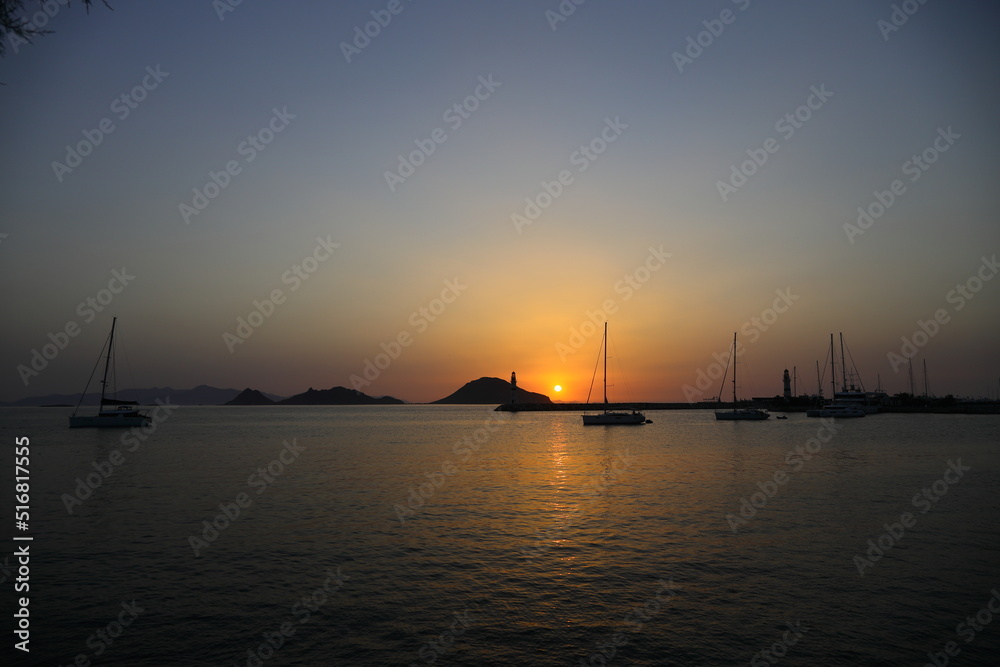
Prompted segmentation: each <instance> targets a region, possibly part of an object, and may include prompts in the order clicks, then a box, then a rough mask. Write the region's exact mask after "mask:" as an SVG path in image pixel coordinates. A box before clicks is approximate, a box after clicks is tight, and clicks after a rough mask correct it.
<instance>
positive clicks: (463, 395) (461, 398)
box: [431, 377, 552, 404]
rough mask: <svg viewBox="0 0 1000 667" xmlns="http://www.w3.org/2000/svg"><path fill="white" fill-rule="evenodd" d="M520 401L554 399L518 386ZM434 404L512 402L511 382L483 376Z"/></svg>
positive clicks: (547, 400) (532, 401) (518, 398)
mask: <svg viewBox="0 0 1000 667" xmlns="http://www.w3.org/2000/svg"><path fill="white" fill-rule="evenodd" d="M517 402H518V403H551V402H552V399H550V398H549V397H548V396H546V395H544V394H536V393H535V392H533V391H525V390H524V389H521V388H520V387H518V388H517ZM431 403H432V404H446V403H450V404H456V403H457V404H480V403H482V404H488V403H493V404H496V403H510V382H508V381H507V380H501V379H500V378H488V377H481V378H479V379H478V380H473V381H472V382H466V383H465V385H464V386H462V388H461V389H459V390H458V391H456V392H455V393H453V394H451V395H449V396H445V397H444V398H441V399H438V400H436V401H431Z"/></svg>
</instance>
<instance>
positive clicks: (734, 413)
mask: <svg viewBox="0 0 1000 667" xmlns="http://www.w3.org/2000/svg"><path fill="white" fill-rule="evenodd" d="M722 382H723V384H725V382H726V376H725V375H723V376H722ZM719 402H720V403H721V402H722V387H719ZM770 416H771V415H770V413H768V412H765V411H764V410H760V409H758V408H737V407H736V332H735V331H734V332H733V409H732V410H726V411H719V410H716V411H715V418H716V419H717V420H719V421H733V420H741V421H760V420H762V419H767V418H768V417H770Z"/></svg>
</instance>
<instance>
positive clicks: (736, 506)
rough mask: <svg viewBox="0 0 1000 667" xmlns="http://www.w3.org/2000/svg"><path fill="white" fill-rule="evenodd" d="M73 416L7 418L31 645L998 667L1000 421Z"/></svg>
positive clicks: (304, 412) (77, 651) (573, 661)
mask: <svg viewBox="0 0 1000 667" xmlns="http://www.w3.org/2000/svg"><path fill="white" fill-rule="evenodd" d="M67 414H68V411H67V410H62V409H41V408H34V409H27V410H24V409H2V410H0V424H2V427H0V430H2V432H3V438H4V442H5V443H6V445H5V447H4V452H5V454H4V457H3V460H4V466H5V470H6V471H7V472H5V473H4V479H6V480H8V482H7V483H8V485H11V484H12V477H13V465H14V457H13V454H14V440H15V437H16V436H28V437H29V438H30V452H31V455H30V458H31V460H30V476H31V482H30V485H31V487H30V493H31V498H30V505H31V509H30V525H29V530H28V531H27V532H20V531H18V530H16V529H15V526H14V525H13V524H14V522H13V521H12V520H11V517H12V516H13V507H12V504H13V502H12V496H13V492H12V491H13V489H12V488H8V489H7V490H5V491H4V492H3V494H2V498H3V500H2V504H0V509H2V511H3V516H5V517H8V522H9V523H8V526H9V528H8V529H7V530H6V531H5V532H6V534H7V535H6V538H7V539H8V540H9V539H10V537H12V536H14V535H31V536H33V537H34V540H33V541H32V542H30V555H31V560H30V568H31V570H30V592H29V593H28V595H29V596H30V603H29V611H30V631H31V635H30V644H29V646H30V649H31V652H30V654H23V653H21V652H19V651H15V650H13V648H12V645H13V643H14V642H16V641H17V638H16V636H14V635H13V634H12V630H13V629H14V622H15V619H13V618H12V615H13V614H14V613H15V612H16V610H17V606H16V605H15V601H14V596H12V595H11V594H10V587H11V586H12V584H13V583H14V581H13V580H14V579H15V578H16V577H17V571H16V570H17V568H16V563H14V562H13V560H14V559H13V557H12V556H11V554H12V552H13V551H14V549H15V548H17V547H18V546H20V545H22V544H24V543H18V542H13V541H9V542H8V543H9V544H10V545H11V546H10V547H9V548H8V549H5V550H4V556H6V558H7V560H5V561H4V562H3V565H4V566H5V569H4V571H3V573H2V578H3V579H4V580H5V581H4V584H3V585H4V589H5V591H7V592H5V593H4V596H3V599H4V600H6V601H7V602H5V605H4V611H3V617H4V618H5V619H6V620H5V621H4V624H5V626H6V627H5V628H4V631H3V636H4V637H6V640H5V641H7V642H8V646H5V647H4V654H5V655H9V656H13V657H14V658H15V659H16V661H17V664H38V665H70V664H81V665H83V664H88V663H89V664H93V665H251V666H252V665H430V664H435V665H574V666H575V665H739V664H743V665H772V664H781V665H903V664H907V665H918V666H919V665H923V664H925V663H930V664H934V662H932V657H933V659H934V660H936V661H937V664H939V665H940V664H945V663H947V664H952V665H995V664H1000V593H998V592H997V591H1000V523H998V517H1000V448H998V443H1000V417H996V416H950V415H877V416H871V417H867V418H865V419H859V420H845V421H840V422H836V423H835V424H834V423H832V422H829V423H827V422H821V421H819V420H816V419H808V418H805V417H804V416H801V415H790V417H789V419H788V420H787V421H777V420H774V419H771V420H769V421H768V422H764V423H739V422H716V421H714V418H713V415H712V413H711V412H710V411H671V412H650V413H648V414H647V416H648V417H650V418H651V419H653V421H654V423H653V424H647V425H644V426H636V427H627V426H617V427H587V428H584V427H583V426H582V425H581V420H580V416H579V414H577V413H568V412H567V413H523V414H506V413H494V412H492V411H490V410H489V409H488V408H487V407H486V406H482V407H480V406H451V407H446V406H389V407H323V408H305V407H298V408H222V407H204V408H202V407H183V408H177V409H176V410H174V411H173V412H172V414H169V415H165V414H163V413H162V412H161V415H160V416H161V417H165V419H164V420H163V421H162V422H160V423H159V424H157V428H156V430H155V431H154V432H153V433H150V434H148V435H146V436H143V437H132V436H126V435H125V434H123V433H122V432H120V431H112V430H98V429H77V430H70V429H68V428H67V427H66V426H67V424H66V415H67ZM123 436H124V440H123ZM116 452H117V453H116ZM88 478H89V480H88ZM88 482H89V484H88ZM92 486H96V488H91V487H92ZM925 490H926V492H925ZM237 511H238V515H237ZM227 515H228V516H227ZM993 596H996V597H993ZM991 598H992V599H993V601H992V603H991ZM990 604H992V607H993V610H996V611H991V610H990ZM950 642H951V643H950ZM948 650H950V651H951V655H949V654H948V653H947V651H948ZM765 651H766V653H764V652H765ZM929 654H931V655H929ZM81 656H82V657H81ZM74 661H77V662H76V663H74ZM85 661H86V662H85ZM6 662H8V664H9V663H10V662H11V661H6Z"/></svg>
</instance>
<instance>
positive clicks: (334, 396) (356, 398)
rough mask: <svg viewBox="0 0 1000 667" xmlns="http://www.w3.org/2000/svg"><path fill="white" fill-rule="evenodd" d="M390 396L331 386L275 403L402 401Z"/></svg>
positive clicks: (324, 403) (350, 403) (318, 403)
mask: <svg viewBox="0 0 1000 667" xmlns="http://www.w3.org/2000/svg"><path fill="white" fill-rule="evenodd" d="M404 402H405V401H401V400H399V399H398V398H393V397H392V396H379V397H378V398H376V397H374V396H369V395H368V394H365V393H362V392H360V391H357V390H355V389H348V388H347V387H332V388H330V389H313V388H312V387H309V389H308V390H307V391H305V392H303V393H301V394H296V395H295V396H292V397H290V398H286V399H285V400H283V401H278V402H277V403H276V404H275V405H399V404H402V403H404Z"/></svg>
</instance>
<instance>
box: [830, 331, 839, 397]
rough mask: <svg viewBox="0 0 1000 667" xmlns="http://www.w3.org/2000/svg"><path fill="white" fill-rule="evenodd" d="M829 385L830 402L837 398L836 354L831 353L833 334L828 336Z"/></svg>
mask: <svg viewBox="0 0 1000 667" xmlns="http://www.w3.org/2000/svg"><path fill="white" fill-rule="evenodd" d="M830 375H831V376H832V377H831V378H830V385H831V386H832V387H833V395H832V396H831V397H830V400H836V398H837V354H836V353H835V352H834V351H833V334H830Z"/></svg>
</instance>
